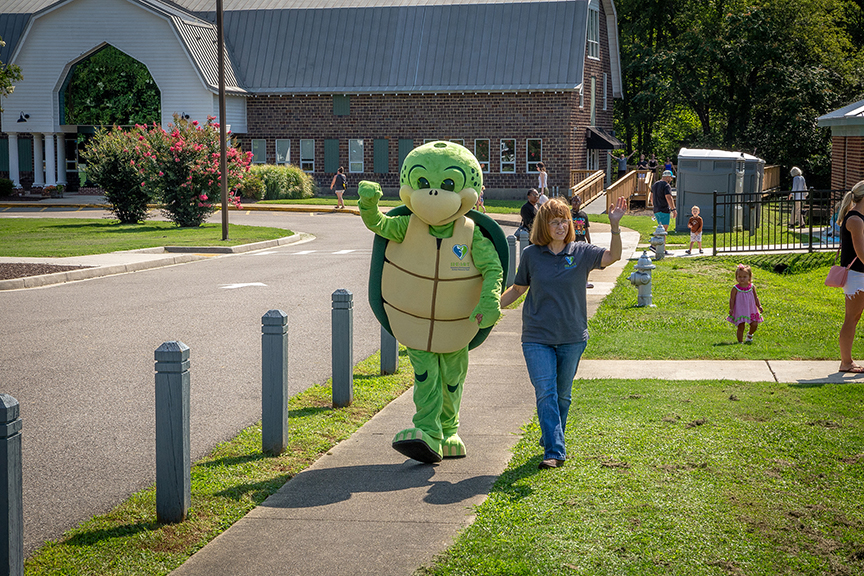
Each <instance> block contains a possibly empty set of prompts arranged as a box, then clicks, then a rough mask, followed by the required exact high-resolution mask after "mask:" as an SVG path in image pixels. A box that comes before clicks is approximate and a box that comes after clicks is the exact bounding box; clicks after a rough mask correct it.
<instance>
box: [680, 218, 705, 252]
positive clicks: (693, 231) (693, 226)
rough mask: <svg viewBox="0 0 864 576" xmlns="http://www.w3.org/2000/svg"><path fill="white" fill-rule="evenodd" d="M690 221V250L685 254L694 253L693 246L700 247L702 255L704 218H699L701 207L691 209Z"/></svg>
mask: <svg viewBox="0 0 864 576" xmlns="http://www.w3.org/2000/svg"><path fill="white" fill-rule="evenodd" d="M690 214H692V216H690V219H689V220H687V228H689V229H690V248H689V249H688V250H685V251H684V253H685V254H690V252H692V251H693V244H694V243H696V244H698V246H699V254H702V217H701V216H699V207H698V206H693V208H691V209H690Z"/></svg>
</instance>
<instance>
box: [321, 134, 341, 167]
mask: <svg viewBox="0 0 864 576" xmlns="http://www.w3.org/2000/svg"><path fill="white" fill-rule="evenodd" d="M339 166H340V163H339V139H338V138H325V139H324V173H325V174H333V173H335V172H336V171H337V170H338V169H339Z"/></svg>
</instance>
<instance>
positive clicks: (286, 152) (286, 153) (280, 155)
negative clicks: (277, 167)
mask: <svg viewBox="0 0 864 576" xmlns="http://www.w3.org/2000/svg"><path fill="white" fill-rule="evenodd" d="M290 163H291V140H276V164H290Z"/></svg>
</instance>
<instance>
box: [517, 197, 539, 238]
mask: <svg viewBox="0 0 864 576" xmlns="http://www.w3.org/2000/svg"><path fill="white" fill-rule="evenodd" d="M539 199H540V193H539V192H537V190H536V189H535V188H532V189H531V190H529V191H528V201H527V202H525V204H524V205H523V206H522V209H521V210H519V215H520V216H522V226H521V227H520V228H522V229H523V230H525V231H526V233H528V234H530V233H531V225H532V224H534V217H535V216H537V200H539Z"/></svg>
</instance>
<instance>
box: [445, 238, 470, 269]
mask: <svg viewBox="0 0 864 576" xmlns="http://www.w3.org/2000/svg"><path fill="white" fill-rule="evenodd" d="M453 254H455V255H456V257H457V258H459V260H458V261H457V260H454V261H452V262H450V270H451V271H453V272H468V271H470V270H471V264H470V262H466V261H465V256H467V255H468V245H467V244H454V245H453Z"/></svg>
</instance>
